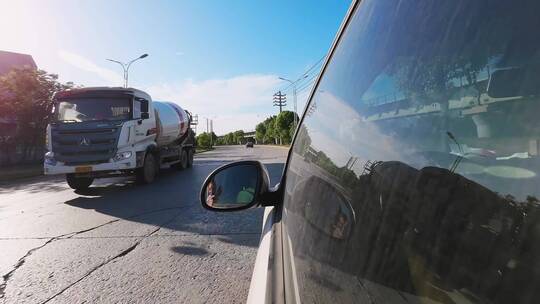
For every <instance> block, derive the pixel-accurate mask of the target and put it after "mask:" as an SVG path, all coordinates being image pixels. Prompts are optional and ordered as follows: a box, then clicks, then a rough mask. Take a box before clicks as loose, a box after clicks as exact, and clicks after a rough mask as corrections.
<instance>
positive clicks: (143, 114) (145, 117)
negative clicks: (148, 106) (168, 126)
mask: <svg viewBox="0 0 540 304" xmlns="http://www.w3.org/2000/svg"><path fill="white" fill-rule="evenodd" d="M148 118H150V114H149V113H148V112H142V113H141V119H148Z"/></svg>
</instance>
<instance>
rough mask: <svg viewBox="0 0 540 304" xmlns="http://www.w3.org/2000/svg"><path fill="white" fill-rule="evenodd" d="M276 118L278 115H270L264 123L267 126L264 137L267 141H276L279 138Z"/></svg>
mask: <svg viewBox="0 0 540 304" xmlns="http://www.w3.org/2000/svg"><path fill="white" fill-rule="evenodd" d="M275 119H276V116H271V117H268V118H267V119H266V120H265V121H264V122H263V123H264V126H265V128H266V133H265V137H264V142H266V143H272V144H274V143H275V139H276V138H277V136H278V135H277V133H276V128H275V126H274V125H275Z"/></svg>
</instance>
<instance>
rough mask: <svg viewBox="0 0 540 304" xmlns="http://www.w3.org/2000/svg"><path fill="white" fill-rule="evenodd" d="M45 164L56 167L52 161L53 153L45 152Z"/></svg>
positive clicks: (54, 160) (54, 161)
mask: <svg viewBox="0 0 540 304" xmlns="http://www.w3.org/2000/svg"><path fill="white" fill-rule="evenodd" d="M44 158H45V164H46V165H50V166H56V159H54V153H53V152H47V153H45V157H44Z"/></svg>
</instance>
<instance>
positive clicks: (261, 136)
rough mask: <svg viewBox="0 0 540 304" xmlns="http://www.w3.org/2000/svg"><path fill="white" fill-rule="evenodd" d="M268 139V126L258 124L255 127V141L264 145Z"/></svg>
mask: <svg viewBox="0 0 540 304" xmlns="http://www.w3.org/2000/svg"><path fill="white" fill-rule="evenodd" d="M265 137H266V125H265V124H264V122H261V123H258V124H257V126H256V127H255V139H257V142H259V143H261V144H264V143H265V139H266V138H265Z"/></svg>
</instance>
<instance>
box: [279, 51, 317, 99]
mask: <svg viewBox="0 0 540 304" xmlns="http://www.w3.org/2000/svg"><path fill="white" fill-rule="evenodd" d="M324 58H326V55H324V56H322V57H321V58H319V60H317V62H315V63H314V64H313V65H312V66H311V67H309V68H308V69H307V70H306V71H305V72H304V73H302V76H301V77H300V78H298V79H297V80H295V81H294V82H293V83H289V84H288V85H287V86H285V87H284V88H283V89H281V91H287V90H289V89H290V88H291V87H292V86H293V85H294V84H299V83H301V82H302V81H303V80H304V79H305V78H306V77H305V76H309V73H310V72H311V71H312V70H313V69H315V68H317V67H318V66H320V65H322V63H323V60H324ZM318 74H319V73H318V72H317V75H318Z"/></svg>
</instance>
